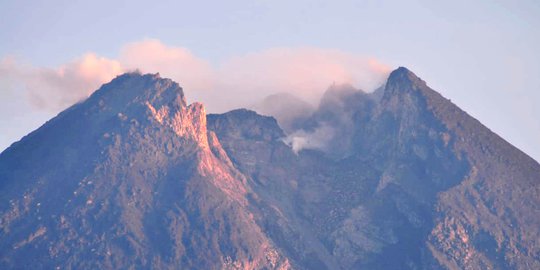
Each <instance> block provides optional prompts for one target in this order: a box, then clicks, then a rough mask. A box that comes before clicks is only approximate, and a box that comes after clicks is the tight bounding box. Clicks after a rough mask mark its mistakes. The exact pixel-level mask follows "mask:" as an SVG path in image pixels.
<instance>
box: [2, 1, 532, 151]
mask: <svg viewBox="0 0 540 270" xmlns="http://www.w3.org/2000/svg"><path fill="white" fill-rule="evenodd" d="M111 2H113V1H74V0H69V1H52V0H50V1H7V0H0V151H1V149H4V148H6V147H7V146H9V145H10V144H11V143H13V142H15V141H17V140H19V139H20V138H21V137H22V136H24V135H25V134H27V133H29V132H30V131H32V130H34V129H36V128H37V127H39V126H40V125H41V124H43V123H44V122H45V121H46V120H48V119H50V118H51V117H53V116H54V115H56V114H57V113H58V112H59V111H60V110H61V109H62V108H65V107H66V106H67V105H68V104H71V103H72V102H74V101H76V100H78V99H80V98H82V97H84V96H85V95H88V94H89V93H91V91H92V90H95V89H96V88H97V86H98V85H99V84H101V83H103V82H105V81H108V80H110V78H112V77H114V75H116V74H117V73H120V72H124V71H126V70H131V69H134V68H137V67H138V68H141V70H143V71H148V72H156V71H160V72H161V73H162V75H165V76H169V77H171V78H173V79H175V80H177V81H178V82H179V83H180V85H182V86H184V90H185V93H186V96H187V97H188V99H189V100H190V101H193V100H201V101H203V102H207V103H208V104H207V105H208V107H209V110H210V111H220V110H223V109H228V108H229V107H231V106H234V105H236V104H235V102H239V101H235V100H228V99H227V97H229V98H230V97H237V96H241V97H244V98H245V99H246V100H247V99H248V98H258V97H260V96H261V95H262V94H268V93H271V92H272V91H274V89H276V90H279V91H284V90H287V89H286V88H294V89H295V90H291V91H293V92H294V93H295V94H298V95H300V96H302V97H303V98H306V99H309V98H311V97H312V96H310V95H311V94H309V93H310V91H313V93H320V92H321V91H323V90H324V89H325V88H327V87H328V86H329V85H330V82H329V81H344V82H350V83H353V84H355V85H356V86H358V87H361V88H370V87H372V86H373V85H374V84H376V83H377V82H378V80H379V79H380V78H379V77H380V76H381V74H382V73H384V72H387V69H393V68H397V67H398V66H405V67H407V68H409V69H410V70H412V71H413V72H415V73H416V74H417V75H418V76H419V77H421V78H422V79H424V80H425V81H426V82H427V83H428V85H429V86H431V87H432V88H434V89H435V90H437V91H439V92H440V93H442V94H443V95H444V96H446V97H447V98H450V99H451V100H452V101H453V102H454V103H456V104H457V105H458V106H460V107H461V108H462V109H464V110H465V111H467V112H468V113H469V114H470V115H472V116H473V117H475V118H477V119H478V120H480V121H481V122H482V123H483V124H485V125H486V126H487V127H489V128H490V129H491V130H492V131H494V132H496V133H497V134H499V135H501V136H502V137H503V138H505V139H506V140H508V141H509V142H510V143H512V144H513V145H515V146H517V147H518V148H520V149H521V150H523V151H524V152H526V153H527V154H529V155H530V156H532V157H533V158H535V159H536V160H540V106H538V103H540V75H539V74H540V50H539V49H538V48H540V16H539V15H540V1H534V0H533V1H525V0H523V1H277V0H272V1H255V0H252V1H170V2H168V1H161V2H160V3H156V2H157V1H145V2H143V1H114V3H111ZM443 2H445V3H443ZM291 66H293V68H292V69H291V70H289V69H288V68H290V67H291ZM368 75H369V76H368ZM377 76H379V77H377ZM371 77H375V78H376V79H377V80H375V81H369V80H368V79H367V78H371ZM311 89H313V90H311ZM367 90H369V89H367ZM215 97H219V98H221V100H222V101H221V103H219V102H217V101H216V99H215ZM242 102H244V101H242Z"/></svg>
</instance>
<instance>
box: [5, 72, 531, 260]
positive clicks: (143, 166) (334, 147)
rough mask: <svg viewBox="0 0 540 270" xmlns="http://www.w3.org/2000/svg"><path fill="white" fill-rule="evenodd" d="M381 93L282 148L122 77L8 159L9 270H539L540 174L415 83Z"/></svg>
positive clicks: (277, 138) (151, 82) (351, 96)
mask: <svg viewBox="0 0 540 270" xmlns="http://www.w3.org/2000/svg"><path fill="white" fill-rule="evenodd" d="M338 90H339V89H338ZM381 91H384V92H383V93H382V97H379V96H380V95H381V94H380V92H377V93H376V94H373V93H369V94H368V93H364V92H361V91H357V90H355V89H352V88H351V89H349V90H347V91H333V92H332V91H329V92H327V93H326V94H325V96H324V98H323V100H322V101H321V105H320V106H319V108H316V109H315V111H314V112H313V113H312V114H311V115H310V116H309V117H308V116H306V115H303V114H302V115H301V117H302V120H301V121H298V122H296V123H295V124H294V125H291V126H290V127H289V128H288V129H289V130H288V132H287V133H285V132H284V131H283V130H282V128H281V127H280V125H279V123H278V121H276V119H275V118H273V117H270V116H261V115H259V114H257V113H255V112H253V111H249V110H245V109H238V110H233V111H231V112H227V113H224V114H209V115H207V114H206V112H205V109H204V105H202V104H200V103H196V102H195V103H192V104H190V105H188V104H187V102H186V99H185V96H184V92H183V90H182V88H181V87H180V86H179V85H178V84H177V83H175V82H173V81H172V80H169V79H163V78H161V77H159V75H158V74H146V75H142V74H140V73H128V74H124V75H120V76H118V77H117V78H115V79H114V80H113V81H111V82H110V83H108V84H105V85H104V86H102V87H101V88H100V89H99V90H98V91H96V92H95V93H94V94H92V95H91V96H90V97H89V98H88V99H87V100H85V101H83V102H81V103H78V104H76V105H74V106H72V107H70V108H68V109H67V110H66V111H64V112H62V113H60V114H59V115H58V116H57V117H55V118H53V119H52V120H50V121H48V122H47V123H46V124H44V125H43V126H42V127H40V128H39V129H38V130H36V131H34V132H32V133H30V134H29V135H27V136H25V137H24V138H23V139H21V140H20V141H19V142H17V143H14V144H13V145H12V146H11V147H9V148H8V149H6V150H5V151H3V152H2V153H0V202H2V203H1V205H2V206H0V225H1V226H0V229H1V230H0V239H1V240H2V241H0V250H1V252H0V254H2V255H0V265H2V266H3V267H5V268H16V267H22V268H29V267H31V268H38V269H39V268H42V267H47V268H54V267H57V266H60V267H62V268H96V267H97V268H106V269H111V268H128V269H129V268H145V269H146V268H160V269H175V268H178V267H185V268H197V269H358V268H368V269H396V268H400V269H433V268H436V269H439V268H440V269H481V268H492V269H505V268H515V269H528V268H531V267H540V265H539V262H540V241H538V237H537V236H538V235H540V231H539V230H540V229H538V227H539V226H537V225H538V224H540V210H539V209H537V207H536V206H535V205H538V203H540V201H539V200H540V199H539V198H540V196H539V194H540V184H539V183H538V176H540V165H539V164H538V163H537V162H536V161H534V159H532V158H530V157H528V156H527V155H526V154H524V153H523V152H521V151H519V150H518V149H516V148H515V147H513V146H512V145H511V144H509V143H508V142H506V141H504V140H503V139H502V138H500V137H499V136H498V135H496V134H494V133H493V132H491V131H490V130H489V129H488V128H486V127H485V126H483V125H482V124H481V123H480V122H478V121H477V120H476V119H474V118H472V117H471V116H469V115H468V114H467V113H466V112H464V111H462V110H461V109H459V107H457V106H456V105H454V104H453V103H451V102H450V101H449V100H447V99H446V98H444V97H442V96H441V95H440V94H439V93H437V92H436V91H434V90H432V89H431V88H429V87H428V86H427V84H426V83H425V82H424V81H422V80H421V79H420V78H419V77H417V76H416V75H415V74H414V73H412V72H411V71H409V70H408V69H406V68H404V67H400V68H398V69H397V70H395V71H394V72H392V73H391V74H390V76H389V79H388V81H387V83H386V84H385V86H384V90H381ZM294 136H296V138H297V140H296V142H302V143H304V145H302V147H301V148H299V149H297V150H298V151H296V150H294V149H293V148H292V142H294V140H288V139H293V138H294ZM310 140H311V144H309V143H308V144H305V142H310ZM313 140H319V141H317V142H316V143H315V144H314V143H313ZM28 257H30V258H33V260H26V259H25V258H28ZM388 258H392V260H388Z"/></svg>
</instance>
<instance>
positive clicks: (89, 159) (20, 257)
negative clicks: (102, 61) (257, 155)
mask: <svg viewBox="0 0 540 270" xmlns="http://www.w3.org/2000/svg"><path fill="white" fill-rule="evenodd" d="M211 136H214V135H211ZM212 138H213V141H212V143H209V139H208V135H207V131H206V114H205V112H204V107H203V106H202V105H201V104H192V105H190V106H187V105H186V101H185V98H184V96H183V92H182V89H181V88H180V87H179V86H178V85H177V84H176V83H174V82H172V81H171V80H167V79H161V78H159V77H158V76H155V75H144V76H141V75H139V74H126V75H122V76H120V77H118V78H116V79H115V80H113V81H112V82H111V83H109V84H106V85H104V86H103V87H102V88H101V89H99V90H98V91H97V92H95V93H94V94H93V95H92V96H91V97H90V98H89V99H88V100H86V101H85V102H83V103H81V104H77V105H74V106H73V107H71V108H70V109H68V110H66V111H65V112H63V113H61V114H60V115H58V116H57V117H56V118H54V119H53V120H51V121H50V122H48V123H46V124H45V125H44V126H42V127H41V128H40V129H38V130H37V131H35V132H33V133H31V134H30V135H28V136H26V137H25V138H23V139H22V140H21V141H20V142H18V143H16V144H14V145H13V146H11V147H10V148H9V149H7V150H6V151H4V152H3V153H2V155H1V156H0V179H1V182H0V184H1V196H0V199H1V200H2V202H1V203H0V205H1V207H2V210H1V211H2V216H1V229H2V230H1V236H0V237H1V239H2V241H0V250H1V252H0V254H1V255H0V257H1V261H0V264H1V265H2V267H1V268H2V269H11V268H24V269H41V268H43V269H54V268H55V267H60V268H61V269H64V268H68V269H130V268H133V269H140V268H155V269H179V268H181V269H193V268H199V269H263V268H286V267H287V265H288V262H287V260H286V258H283V257H282V256H281V254H280V252H279V250H278V249H276V248H275V247H274V246H273V244H272V241H271V240H269V239H268V237H267V236H266V235H265V234H264V232H263V231H262V230H261V228H260V227H259V226H258V225H257V224H256V223H255V220H254V217H253V214H252V213H250V211H249V210H248V199H247V193H248V190H249V187H248V186H246V180H245V178H244V177H243V176H242V175H241V174H240V173H239V172H238V171H237V170H236V169H235V168H234V167H232V165H231V163H230V161H229V160H228V159H226V156H218V155H214V154H213V152H220V151H221V152H223V149H221V147H220V145H219V143H217V142H216V141H215V136H214V137H212Z"/></svg>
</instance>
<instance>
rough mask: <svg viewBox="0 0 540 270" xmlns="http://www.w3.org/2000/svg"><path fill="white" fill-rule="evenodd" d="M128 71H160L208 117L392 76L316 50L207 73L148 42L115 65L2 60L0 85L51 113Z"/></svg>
mask: <svg viewBox="0 0 540 270" xmlns="http://www.w3.org/2000/svg"><path fill="white" fill-rule="evenodd" d="M134 69H139V70H141V71H142V72H150V73H156V72H159V73H160V74H161V75H162V76H163V77H169V78H171V79H173V80H175V81H177V82H178V83H179V84H180V85H181V86H182V87H183V88H184V90H185V92H186V96H187V98H188V100H190V101H201V102H203V103H204V104H205V105H206V106H207V108H208V109H209V111H213V112H222V111H226V110H230V109H233V108H237V107H247V106H249V105H252V104H253V103H254V102H257V101H259V100H261V99H262V98H264V97H266V96H267V95H269V94H272V93H278V92H289V93H292V94H294V95H296V96H298V97H300V98H302V99H304V100H306V101H308V102H311V103H312V104H315V103H316V102H317V101H318V99H319V98H320V96H321V95H322V93H323V92H324V91H325V90H326V89H327V87H328V86H329V85H331V84H332V83H333V82H335V83H350V84H353V85H355V86H356V87H359V88H363V89H367V90H369V89H372V88H374V87H376V86H378V85H379V84H381V83H382V82H383V80H384V79H385V78H386V75H387V73H388V72H389V70H390V69H389V68H388V67H387V66H386V65H384V64H381V63H380V62H378V61H377V60H375V59H373V58H370V57H365V56H359V55H354V54H349V53H345V52H341V51H338V50H328V49H319V48H274V49H268V50H264V51H260V52H255V53H249V54H245V55H240V56H236V57H232V58H230V59H228V60H225V61H224V62H222V63H221V64H219V65H217V66H211V65H210V64H209V63H208V61H206V60H204V59H201V58H199V57H197V56H195V55H194V54H193V53H191V52H190V51H189V50H188V49H186V48H183V47H174V46H167V45H165V44H163V43H161V42H160V41H159V40H153V39H150V40H143V41H140V42H133V43H129V44H126V45H125V46H124V47H123V48H122V49H121V52H120V54H119V56H118V57H117V59H107V58H104V57H100V56H97V55H96V54H93V53H88V54H85V55H83V56H82V57H80V58H79V59H75V60H73V61H72V62H69V63H66V64H64V65H61V66H60V67H56V68H49V67H33V66H31V65H23V64H21V63H20V62H17V61H15V60H13V59H8V58H5V59H4V60H2V61H1V62H0V70H2V71H3V72H2V73H3V74H1V75H0V76H1V77H0V80H1V81H4V82H6V81H14V82H18V83H20V84H22V85H23V86H24V89H25V91H27V94H28V97H29V100H30V102H31V104H33V105H34V106H36V107H37V108H38V109H45V110H49V111H55V112H57V111H59V110H61V109H63V108H65V107H67V106H69V105H71V104H73V103H75V102H77V101H79V100H81V99H83V98H85V97H87V96H88V95H89V94H91V93H92V91H94V90H96V89H98V88H99V86H100V85H101V84H103V83H106V82H108V81H110V80H111V79H112V78H114V77H115V76H116V75H118V74H120V73H122V72H125V71H127V70H134Z"/></svg>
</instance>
